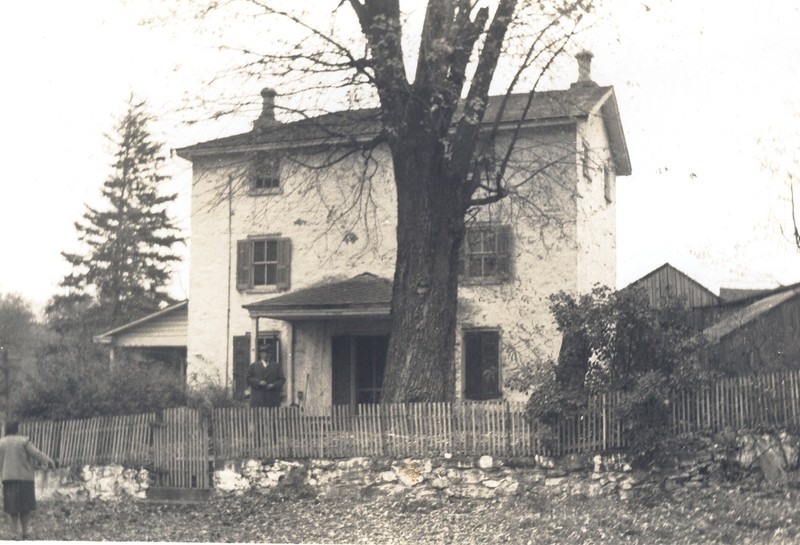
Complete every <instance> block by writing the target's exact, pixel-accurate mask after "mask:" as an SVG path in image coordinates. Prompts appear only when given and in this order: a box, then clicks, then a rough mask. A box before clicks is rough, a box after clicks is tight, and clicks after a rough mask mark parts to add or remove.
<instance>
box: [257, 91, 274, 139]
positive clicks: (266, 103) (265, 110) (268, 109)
mask: <svg viewBox="0 0 800 545" xmlns="http://www.w3.org/2000/svg"><path fill="white" fill-rule="evenodd" d="M277 94H278V93H277V91H275V89H273V88H272V87H264V88H263V89H261V98H262V106H261V115H259V116H258V119H256V120H255V122H254V123H253V128H254V129H265V128H267V127H269V126H272V125H275V124H276V123H277V121H276V120H275V96H276V95H277Z"/></svg>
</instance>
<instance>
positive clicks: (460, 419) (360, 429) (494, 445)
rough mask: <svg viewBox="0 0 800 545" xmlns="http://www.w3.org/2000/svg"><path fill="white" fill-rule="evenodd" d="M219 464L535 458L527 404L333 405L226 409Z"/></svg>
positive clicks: (220, 417)
mask: <svg viewBox="0 0 800 545" xmlns="http://www.w3.org/2000/svg"><path fill="white" fill-rule="evenodd" d="M213 422H214V423H213V428H214V446H215V455H216V456H217V458H220V459H237V458H242V457H248V456H257V457H259V456H260V457H271V458H280V457H288V458H307V457H318V458H343V457H351V456H390V457H395V456H432V455H440V454H443V453H452V454H463V455H478V454H492V455H507V456H531V455H533V454H534V450H535V449H534V441H533V434H532V429H531V425H530V423H529V422H528V420H527V418H525V406H524V403H508V402H484V403H413V404H396V405H395V404H386V405H374V404H364V405H359V406H358V407H357V408H356V410H355V411H353V410H352V409H351V408H350V407H349V406H346V405H341V406H333V407H330V408H329V411H328V414H325V415H322V416H305V415H304V414H303V413H302V412H300V411H299V410H298V409H296V408H285V407H282V408H259V409H250V408H225V409H217V410H216V411H215V412H214V420H213Z"/></svg>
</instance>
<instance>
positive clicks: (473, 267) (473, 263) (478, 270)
mask: <svg viewBox="0 0 800 545" xmlns="http://www.w3.org/2000/svg"><path fill="white" fill-rule="evenodd" d="M469 276H472V277H481V276H483V260H482V259H481V258H480V257H470V258H469Z"/></svg>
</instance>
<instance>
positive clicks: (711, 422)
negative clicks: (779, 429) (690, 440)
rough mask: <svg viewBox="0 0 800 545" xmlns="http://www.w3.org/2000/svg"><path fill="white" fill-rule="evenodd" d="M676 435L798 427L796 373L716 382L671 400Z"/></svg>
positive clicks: (798, 384)
mask: <svg viewBox="0 0 800 545" xmlns="http://www.w3.org/2000/svg"><path fill="white" fill-rule="evenodd" d="M671 404H672V427H673V431H674V432H675V433H676V434H679V433H687V432H693V431H700V430H708V431H714V432H717V431H721V430H724V429H744V428H757V427H763V426H787V425H797V424H800V370H797V371H785V372H782V373H770V374H764V375H755V376H744V377H736V378H729V379H724V380H719V381H716V382H714V383H713V384H711V385H709V386H706V387H703V388H700V389H698V390H696V391H692V392H688V391H686V392H680V393H678V394H677V395H675V396H673V399H672V401H671Z"/></svg>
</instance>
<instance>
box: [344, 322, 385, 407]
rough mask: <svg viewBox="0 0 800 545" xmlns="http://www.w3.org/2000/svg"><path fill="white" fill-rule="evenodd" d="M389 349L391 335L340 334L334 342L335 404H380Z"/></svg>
mask: <svg viewBox="0 0 800 545" xmlns="http://www.w3.org/2000/svg"><path fill="white" fill-rule="evenodd" d="M388 349H389V336H388V335H336V336H334V337H333V339H332V351H331V353H332V361H331V370H332V372H333V375H332V381H331V384H332V387H333V392H332V399H333V404H334V405H351V406H353V407H354V408H355V406H356V405H358V404H360V403H378V402H380V399H381V388H382V387H383V372H384V369H385V368H386V354H387V352H388Z"/></svg>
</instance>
